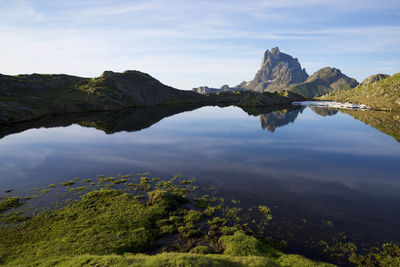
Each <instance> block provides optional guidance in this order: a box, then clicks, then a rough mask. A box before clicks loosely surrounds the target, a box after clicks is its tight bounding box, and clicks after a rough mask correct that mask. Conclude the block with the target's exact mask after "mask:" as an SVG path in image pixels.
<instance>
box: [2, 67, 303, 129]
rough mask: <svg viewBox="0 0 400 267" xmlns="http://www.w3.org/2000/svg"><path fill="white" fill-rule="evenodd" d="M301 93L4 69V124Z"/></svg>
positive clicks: (279, 99)
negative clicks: (191, 87)
mask: <svg viewBox="0 0 400 267" xmlns="http://www.w3.org/2000/svg"><path fill="white" fill-rule="evenodd" d="M302 99H303V98H302V97H301V96H299V95H296V94H287V93H285V92H282V93H280V94H273V93H262V94H261V93H256V92H230V91H228V92H224V93H218V94H213V95H202V94H198V93H195V92H192V91H184V90H178V89H175V88H172V87H170V86H166V85H164V84H162V83H161V82H159V81H158V80H156V79H155V78H153V77H151V76H150V75H148V74H146V73H142V72H139V71H125V72H122V73H116V72H112V71H105V72H104V73H103V74H102V75H101V76H100V77H97V78H81V77H76V76H70V75H65V74H47V75H46V74H32V75H17V76H7V75H0V124H5V123H15V122H22V121H30V120H36V119H40V118H43V117H45V116H49V115H52V116H53V115H63V114H69V113H87V112H99V111H117V110H121V109H125V108H137V107H148V106H171V105H194V106H197V107H199V106H206V105H218V104H224V105H239V106H263V105H278V104H290V103H291V102H292V101H300V100H302Z"/></svg>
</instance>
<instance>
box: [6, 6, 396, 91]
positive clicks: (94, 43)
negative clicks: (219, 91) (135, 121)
mask: <svg viewBox="0 0 400 267" xmlns="http://www.w3.org/2000/svg"><path fill="white" fill-rule="evenodd" d="M276 46H278V47H279V48H280V50H281V51H282V52H284V53H287V54H289V55H291V56H293V57H295V58H298V59H299V62H300V64H301V65H302V67H305V68H306V71H307V73H308V74H310V75H311V74H312V73H313V72H315V71H317V70H318V69H320V68H322V67H325V66H330V67H336V68H339V69H341V70H342V72H343V73H345V74H346V75H348V76H350V77H353V78H356V79H357V80H358V81H359V82H361V81H362V80H363V79H365V78H366V77H368V76H369V75H372V74H376V73H387V74H390V75H392V74H394V73H397V72H400V1H398V0H335V1H332V0H265V1H256V0H246V1H244V0H239V1H237V0H232V1H223V0H220V1H216V0H214V1H208V0H205V1H201V0H197V1H191V0H170V1H164V0H145V1H139V0H137V1H123V0H114V1H105V0H93V1H90V0H68V1H61V0H60V1H54V0H1V1H0V73H2V74H10V75H11V74H20V73H66V74H72V75H78V76H84V77H96V76H99V75H101V73H102V72H103V71H104V70H112V71H124V70H128V69H130V70H131V69H134V70H139V71H143V72H146V73H149V74H150V75H152V76H153V77H155V78H156V79H158V80H160V81H161V82H163V83H165V84H167V85H170V86H173V87H175V88H179V89H186V90H189V89H191V88H193V87H198V86H204V85H207V86H210V87H221V86H222V85H224V84H229V85H230V86H235V85H237V84H239V83H240V82H242V81H249V80H251V79H252V78H253V77H254V75H255V73H256V72H257V70H258V69H259V67H260V64H261V58H262V56H263V54H264V52H265V50H266V49H271V48H273V47H276Z"/></svg>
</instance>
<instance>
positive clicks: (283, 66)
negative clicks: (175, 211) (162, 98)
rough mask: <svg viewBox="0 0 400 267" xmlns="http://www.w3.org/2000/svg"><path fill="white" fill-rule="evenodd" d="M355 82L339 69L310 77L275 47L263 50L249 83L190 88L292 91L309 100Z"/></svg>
mask: <svg viewBox="0 0 400 267" xmlns="http://www.w3.org/2000/svg"><path fill="white" fill-rule="evenodd" d="M357 85H358V82H357V81H356V80H355V79H353V78H350V77H348V76H346V75H344V74H343V73H342V72H341V71H340V70H339V69H336V68H330V67H325V68H322V69H320V70H318V71H317V72H315V73H314V74H312V75H311V76H309V75H308V74H307V72H306V70H305V69H304V68H302V67H301V64H300V63H299V60H298V59H297V58H293V57H292V56H290V55H288V54H285V53H282V52H281V51H280V50H279V48H278V47H274V48H272V49H271V51H270V50H268V49H267V50H266V51H265V53H264V56H263V58H262V61H261V67H260V69H259V70H258V71H257V73H256V74H255V76H254V78H253V79H252V80H251V81H249V82H242V83H240V84H239V85H237V86H235V87H229V86H228V85H224V86H222V87H221V88H220V89H217V88H209V87H207V86H203V87H198V88H194V89H193V91H195V92H197V93H200V94H213V93H218V92H226V91H243V90H251V91H257V92H274V91H282V90H287V91H292V92H295V93H297V94H300V95H302V96H304V97H308V98H312V97H315V96H321V95H323V94H327V93H330V92H333V91H338V90H348V89H351V88H354V87H356V86H357Z"/></svg>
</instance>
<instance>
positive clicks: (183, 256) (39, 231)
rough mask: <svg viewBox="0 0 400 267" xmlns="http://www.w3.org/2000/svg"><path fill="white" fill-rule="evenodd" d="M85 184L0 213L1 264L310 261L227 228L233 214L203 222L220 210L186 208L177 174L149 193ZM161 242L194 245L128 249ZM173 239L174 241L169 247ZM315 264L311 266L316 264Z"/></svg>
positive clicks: (14, 202) (11, 201)
mask: <svg viewBox="0 0 400 267" xmlns="http://www.w3.org/2000/svg"><path fill="white" fill-rule="evenodd" d="M103 179H109V178H104V177H103ZM113 181H114V180H113ZM141 182H142V185H143V184H148V183H150V180H149V179H148V178H146V177H142V178H141ZM82 183H84V181H82V182H76V185H77V186H75V187H73V188H72V189H64V190H65V191H66V192H73V196H74V197H76V196H79V195H80V198H79V199H78V200H74V201H67V202H66V203H64V205H61V206H59V207H58V208H56V209H54V210H46V209H45V210H44V211H42V212H36V211H34V212H33V215H32V216H31V217H27V216H24V214H22V213H8V214H7V215H1V216H0V219H1V222H2V223H3V224H7V225H0V227H1V228H0V230H1V231H0V264H1V265H6V266H26V265H28V266H38V265H39V266H76V265H78V266H93V265H95V266H127V265H131V266H163V265H167V266H204V265H206V266H208V265H211V266H235V265H237V266H270V265H271V264H272V266H279V265H278V263H279V261H282V262H284V263H285V264H288V265H285V266H301V265H291V264H292V262H295V263H296V262H300V263H302V264H303V263H307V264H308V263H310V264H311V263H312V264H314V262H312V261H306V260H305V259H304V258H302V257H300V256H298V257H297V256H296V257H295V256H291V258H287V259H284V258H282V257H284V256H286V254H284V253H282V252H279V251H278V252H277V250H275V249H273V248H272V247H270V246H269V245H267V244H266V243H263V242H261V241H259V240H258V239H256V238H254V237H252V236H247V235H245V234H244V233H243V232H238V231H239V230H240V229H243V227H244V226H243V225H239V224H238V225H233V226H231V221H230V220H231V219H230V218H221V217H213V218H212V219H211V218H210V219H209V221H208V223H206V222H205V221H204V220H203V218H205V215H204V214H205V213H206V212H205V211H207V210H209V214H208V215H207V216H214V215H213V214H214V212H215V209H217V208H215V207H207V208H206V210H205V211H204V213H203V212H201V211H198V210H193V209H190V208H189V207H190V206H191V205H185V203H188V199H193V194H192V195H190V194H189V192H190V191H188V189H187V188H186V187H187V183H183V184H181V183H180V182H179V180H177V179H172V180H169V181H164V180H160V181H158V184H160V185H162V189H156V190H153V191H149V192H147V197H146V196H144V195H142V194H141V193H140V192H135V193H127V192H132V190H131V187H130V186H129V185H128V184H127V183H122V184H121V185H120V187H121V188H120V189H108V186H109V185H110V184H109V183H107V184H97V186H100V189H98V190H95V191H92V192H89V193H83V192H81V191H79V190H80V188H84V189H88V186H79V185H80V184H82ZM60 189H62V188H60ZM82 190H83V189H82ZM141 192H143V191H141ZM204 198H206V196H204ZM0 203H1V204H0V207H1V208H2V211H6V210H10V209H12V208H15V207H17V206H18V205H19V203H20V201H19V199H18V198H8V199H3V201H2V202H0ZM236 203H238V202H236ZM223 209H224V208H223ZM227 210H229V209H227ZM262 210H264V212H266V213H268V214H269V212H270V211H269V209H267V208H260V211H262ZM11 211H12V210H10V212H11ZM232 212H233V213H235V212H237V210H235V209H233V211H232ZM220 227H221V229H220ZM177 230H178V231H179V232H178V233H176V231H177ZM234 232H235V234H234V235H232V236H226V237H222V238H220V239H218V237H220V236H221V233H222V234H232V233H234ZM168 235H169V236H168ZM161 238H162V239H161ZM165 240H170V242H173V243H171V244H169V245H167V246H164V249H163V250H171V249H172V250H179V251H190V250H191V252H192V253H169V254H157V255H153V256H146V255H140V254H138V255H132V254H129V253H144V252H146V253H147V252H149V253H151V252H154V251H155V249H157V248H156V244H159V243H160V242H165ZM218 240H219V241H220V243H219V244H218ZM176 241H178V242H179V243H178V245H174V243H175V242H176ZM193 247H194V248H193ZM222 247H224V248H226V251H225V253H224V255H209V254H208V255H205V254H206V253H211V252H213V251H212V250H211V249H210V248H213V249H215V252H221V251H222ZM238 251H241V252H240V253H242V254H240V253H239V252H238ZM126 253H128V254H126ZM94 255H97V256H94ZM238 255H242V256H238ZM243 255H248V256H243ZM296 264H297V263H296ZM312 264H311V265H309V266H314V265H312Z"/></svg>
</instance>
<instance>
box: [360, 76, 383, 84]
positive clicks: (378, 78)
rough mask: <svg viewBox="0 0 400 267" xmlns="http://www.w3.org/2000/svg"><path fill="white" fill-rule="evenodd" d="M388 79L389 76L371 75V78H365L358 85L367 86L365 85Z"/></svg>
mask: <svg viewBox="0 0 400 267" xmlns="http://www.w3.org/2000/svg"><path fill="white" fill-rule="evenodd" d="M388 77H390V75H387V74H381V73H378V74H374V75H371V76H369V77H368V78H366V79H365V80H364V81H362V82H361V83H360V85H367V84H370V83H373V82H377V81H380V80H383V79H386V78H388Z"/></svg>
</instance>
